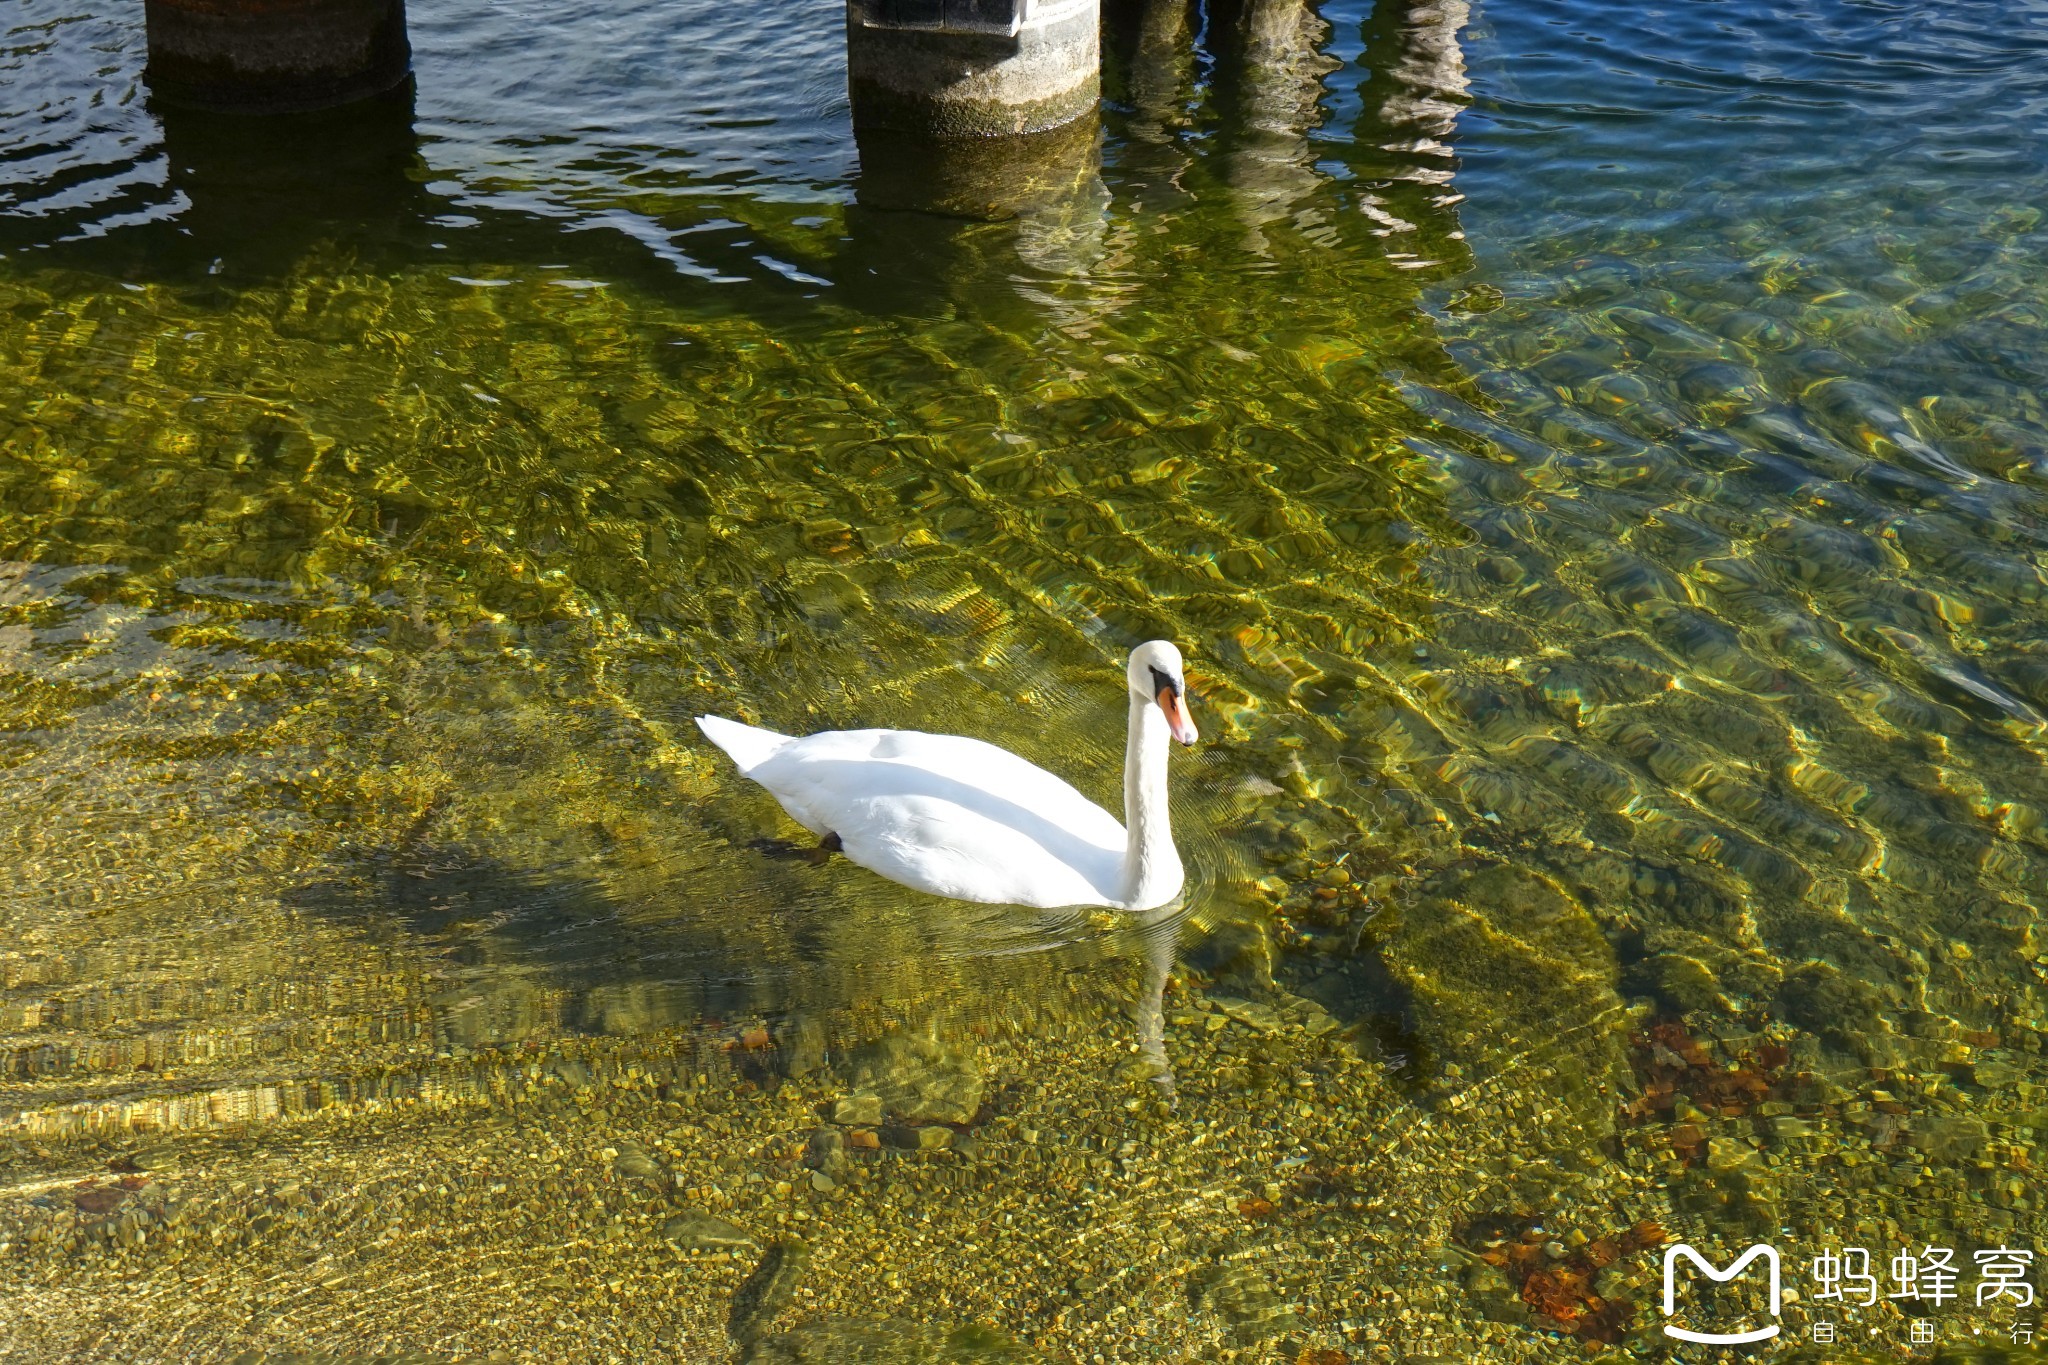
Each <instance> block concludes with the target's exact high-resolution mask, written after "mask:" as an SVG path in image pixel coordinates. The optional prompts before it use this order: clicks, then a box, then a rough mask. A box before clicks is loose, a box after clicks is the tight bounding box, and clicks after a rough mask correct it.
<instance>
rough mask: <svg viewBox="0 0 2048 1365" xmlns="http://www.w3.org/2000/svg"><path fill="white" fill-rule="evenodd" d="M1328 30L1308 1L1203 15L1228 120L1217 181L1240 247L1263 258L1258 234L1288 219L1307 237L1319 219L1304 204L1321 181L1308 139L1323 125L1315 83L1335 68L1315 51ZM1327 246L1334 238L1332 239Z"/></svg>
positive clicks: (1250, 0)
mask: <svg viewBox="0 0 2048 1365" xmlns="http://www.w3.org/2000/svg"><path fill="white" fill-rule="evenodd" d="M1329 39H1330V26H1329V25H1328V24H1327V23H1325V22H1324V21H1323V19H1322V17H1321V16H1320V15H1319V14H1317V13H1316V11H1315V9H1314V7H1313V6H1312V5H1311V4H1310V3H1309V0H1235V2H1234V3H1223V4H1218V5H1217V6H1216V7H1215V8H1214V9H1212V10H1211V11H1210V38H1209V41H1210V43H1211V45H1212V46H1213V47H1214V48H1215V49H1216V52H1217V66H1218V84H1219V86H1224V87H1226V89H1227V93H1228V98H1229V103H1230V106H1231V108H1232V111H1233V113H1234V115H1235V119H1234V123H1235V128H1234V130H1233V131H1234V145H1233V146H1232V147H1231V149H1230V151H1229V152H1228V154H1227V158H1226V162H1225V166H1224V180H1225V181H1226V183H1228V184H1229V186H1230V187H1231V191H1232V194H1233V199H1234V202H1235V206H1236V209H1237V213H1238V216H1239V217H1240V218H1241V219H1242V221H1243V222H1244V224H1245V227H1246V229H1247V234H1246V237H1247V241H1246V246H1247V248H1248V249H1250V250H1252V251H1253V252H1255V253H1258V254H1261V255H1264V254H1268V253H1267V249H1266V243H1265V239H1264V235H1263V231H1262V229H1264V228H1266V227H1267V226H1269V225H1271V224H1274V223H1277V222H1280V221H1282V220H1284V219H1288V218H1292V217H1295V216H1296V214H1297V213H1300V214H1303V215H1305V216H1303V217H1301V218H1299V219H1298V220H1297V221H1296V223H1295V226H1296V227H1297V228H1298V229H1300V230H1302V231H1303V232H1304V233H1306V234H1308V235H1309V236H1311V238H1312V239H1313V238H1314V236H1315V235H1316V232H1317V229H1319V228H1320V229H1322V230H1323V232H1324V233H1327V232H1328V229H1329V225H1328V221H1327V218H1326V216H1325V215H1324V214H1323V213H1322V211H1321V210H1320V209H1319V208H1316V207H1314V206H1312V205H1308V204H1307V203H1306V201H1309V200H1311V199H1312V198H1313V197H1314V196H1315V195H1316V192H1317V190H1318V188H1319V187H1320V186H1321V184H1322V182H1323V177H1322V176H1321V175H1319V174H1318V173H1317V171H1316V169H1315V161H1316V153H1315V150H1314V148H1313V146H1312V145H1311V143H1310V141H1309V134H1310V133H1311V132H1312V131H1314V129H1315V128H1316V127H1317V126H1318V125H1320V124H1321V123H1322V121H1323V110H1322V97H1323V81H1324V80H1325V79H1326V78H1327V77H1328V76H1329V75H1330V73H1331V72H1333V71H1336V70H1337V69H1338V68H1339V67H1340V65H1341V63H1339V62H1338V61H1337V60H1336V59H1335V58H1333V57H1331V56H1329V55H1328V54H1327V53H1325V52H1324V51H1323V48H1324V46H1325V44H1327V43H1328V42H1329ZM1332 244H1334V239H1332Z"/></svg>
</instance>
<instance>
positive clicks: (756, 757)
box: [697, 716, 789, 774]
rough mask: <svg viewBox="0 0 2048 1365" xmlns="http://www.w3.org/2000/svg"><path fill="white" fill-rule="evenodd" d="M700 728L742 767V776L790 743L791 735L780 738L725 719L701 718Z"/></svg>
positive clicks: (714, 717) (771, 732)
mask: <svg viewBox="0 0 2048 1365" xmlns="http://www.w3.org/2000/svg"><path fill="white" fill-rule="evenodd" d="M697 728H698V729H699V730H702V731H703V732H704V737H705V738H706V739H709V740H710V741H711V742H712V743H713V744H716V745H717V746H718V747H719V748H721V749H723V750H725V752H726V756H727V757H729V758H731V759H732V761H733V762H734V763H737V764H739V768H740V772H741V773H742V774H746V773H751V772H753V771H754V769H755V768H756V767H758V766H759V765H760V764H761V762H762V761H763V760H764V759H766V758H767V757H768V756H769V755H770V754H772V753H774V752H775V751H776V750H777V749H780V748H781V747H782V746H783V745H785V744H787V743H789V736H788V735H778V734H776V733H775V732H774V731H773V730H763V729H761V728H760V727H759V726H757V725H742V724H740V723H739V722H738V721H736V720H726V719H725V718H724V717H722V716H699V717H697Z"/></svg>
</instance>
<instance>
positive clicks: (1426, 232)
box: [1351, 0, 1471, 267]
mask: <svg viewBox="0 0 2048 1365" xmlns="http://www.w3.org/2000/svg"><path fill="white" fill-rule="evenodd" d="M1470 17H1471V6H1470V5H1469V4H1468V3H1467V0H1411V3H1407V4H1395V5H1385V6H1381V7H1379V8H1376V9H1375V10H1374V12H1373V14H1372V17H1371V18H1370V19H1368V20H1367V21H1366V24H1365V35H1364V36H1365V58H1364V60H1365V62H1366V64H1367V65H1368V66H1369V67H1371V68H1372V74H1371V75H1370V76H1369V77H1368V79H1367V80H1366V81H1364V82H1363V83H1362V84H1361V85H1360V87H1359V94H1360V98H1361V101H1362V103H1363V105H1364V111H1363V112H1362V113H1361V114H1360V116H1359V127H1358V135H1357V137H1355V138H1354V139H1353V140H1352V142H1351V148H1352V151H1351V159H1352V163H1353V170H1354V171H1355V172H1356V173H1357V174H1358V177H1359V178H1360V179H1361V180H1362V181H1364V182H1366V183H1367V184H1368V185H1370V186H1375V187H1376V188H1372V189H1368V190H1367V191H1366V192H1365V193H1364V194H1363V195H1362V201H1361V208H1362V209H1363V210H1364V212H1365V213H1366V214H1367V216H1368V217H1370V218H1372V219H1373V220H1374V221H1375V222H1376V223H1378V224H1379V228H1378V231H1379V232H1380V234H1381V235H1382V236H1385V237H1387V238H1389V239H1390V242H1389V246H1390V250H1391V251H1393V252H1394V253H1395V254H1401V253H1406V254H1408V255H1410V256H1412V258H1413V259H1414V261H1415V263H1416V264H1417V266H1418V267H1423V266H1433V265H1437V264H1441V263H1450V264H1452V265H1457V264H1460V263H1462V262H1463V261H1464V260H1465V259H1466V257H1467V254H1468V253H1467V250H1466V248H1465V244H1464V233H1463V232H1462V231H1460V230H1459V228H1458V225H1457V216H1456V208H1457V205H1458V204H1459V202H1460V201H1461V200H1462V199H1463V198H1464V196H1463V195H1461V194H1459V193H1458V192H1457V191H1456V189H1455V188H1453V186H1452V179H1453V177H1454V176H1455V174H1456V172H1457V160H1456V150H1455V145H1454V143H1455V139H1456V136H1457V126H1458V115H1459V114H1460V113H1461V112H1462V111H1463V109H1464V107H1465V104H1466V91H1467V88H1468V87H1469V86H1470V84H1471V82H1470V79H1469V78H1468V77H1467V76H1466V74H1465V51H1464V47H1463V46H1462V44H1461V42H1460V39H1459V35H1460V33H1461V32H1462V31H1463V30H1464V28H1465V25H1466V23H1467V22H1468V21H1469V20H1470ZM1375 149H1376V150H1377V151H1378V152H1379V153H1381V155H1378V156H1373V155H1372V154H1371V153H1372V151H1373V150H1375ZM1411 234H1412V235H1411Z"/></svg>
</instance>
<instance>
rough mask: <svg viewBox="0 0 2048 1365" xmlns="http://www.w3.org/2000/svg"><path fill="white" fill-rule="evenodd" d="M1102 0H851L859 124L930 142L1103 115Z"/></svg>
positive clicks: (851, 84) (850, 54) (1027, 130)
mask: <svg viewBox="0 0 2048 1365" xmlns="http://www.w3.org/2000/svg"><path fill="white" fill-rule="evenodd" d="M1099 11H1100V0H847V7H846V63H847V85H848V88H849V90H850V92H851V94H852V96H853V121H854V127H855V128H856V129H857V130H859V131H861V132H869V131H880V132H890V133H902V134H908V135H912V136H919V137H930V138H947V139H962V138H992V137H1016V136H1020V135H1024V134H1031V133H1043V132H1046V131H1048V130H1050V129H1053V128H1058V127H1061V126H1063V125H1065V124H1068V123H1071V122H1073V121H1074V120H1075V119H1077V118H1080V117H1081V116H1082V115H1084V114H1089V113H1092V112H1094V110H1095V108H1096V104H1097V101H1098V100H1099V98H1100V95H1101V88H1102V85H1101V52H1100V47H1101V44H1100V38H1099V32H1098V30H1099V27H1100V22H1101V21H1100V13H1099Z"/></svg>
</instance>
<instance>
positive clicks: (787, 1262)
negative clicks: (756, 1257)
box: [725, 1241, 811, 1342]
mask: <svg viewBox="0 0 2048 1365" xmlns="http://www.w3.org/2000/svg"><path fill="white" fill-rule="evenodd" d="M810 1268H811V1249H810V1248H809V1247H807V1246H805V1245H804V1244H803V1243H802V1242H798V1241H782V1242H776V1243H774V1244H773V1245H772V1246H770V1247H769V1248H768V1250H767V1251H765V1252H763V1253H762V1255H761V1262H760V1264H759V1265H756V1266H755V1267H754V1273H753V1274H751V1275H749V1276H747V1278H746V1282H745V1283H744V1284H742V1285H740V1287H739V1288H738V1289H737V1290H735V1291H734V1292H733V1296H732V1313H731V1315H730V1316H728V1317H727V1319H726V1324H725V1330H726V1331H727V1332H729V1333H731V1334H732V1337H733V1339H734V1340H735V1341H739V1342H750V1341H752V1340H754V1338H756V1337H758V1336H759V1335H760V1334H761V1332H762V1330H763V1329H764V1328H766V1327H767V1326H768V1324H769V1323H770V1322H773V1321H774V1320H775V1315H776V1314H777V1313H780V1312H781V1311H782V1310H783V1309H785V1308H787V1307H788V1306H789V1301H790V1300H791V1299H792V1298H794V1297H795V1296H796V1287H797V1284H798V1283H799V1282H800V1281H801V1280H802V1279H803V1277H804V1273H805V1272H806V1271H808V1270H809V1269H810Z"/></svg>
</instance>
